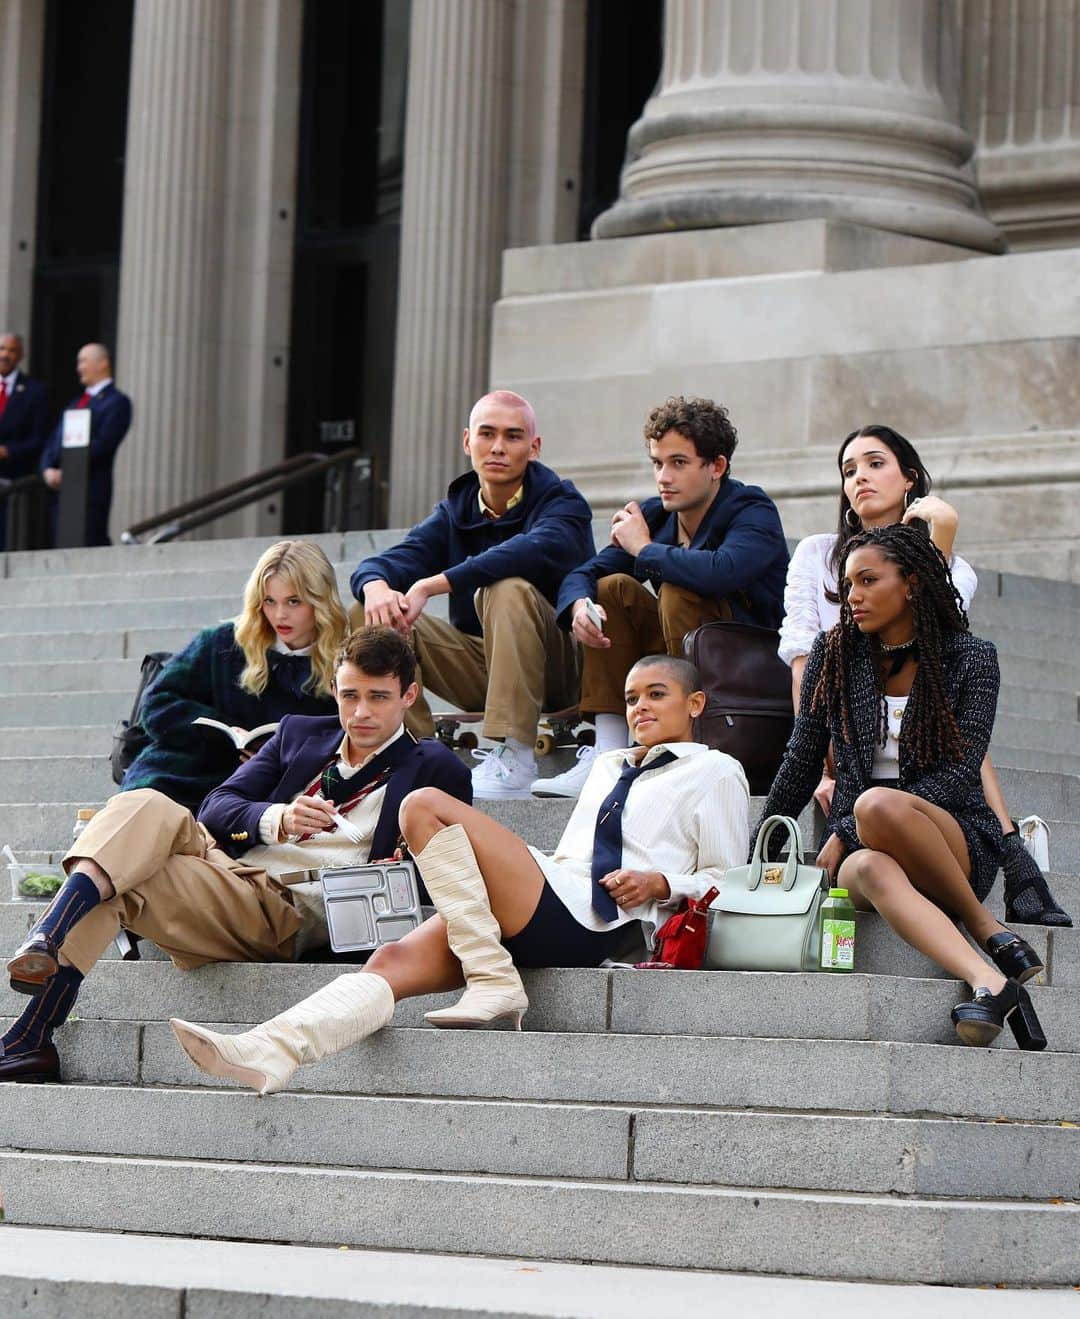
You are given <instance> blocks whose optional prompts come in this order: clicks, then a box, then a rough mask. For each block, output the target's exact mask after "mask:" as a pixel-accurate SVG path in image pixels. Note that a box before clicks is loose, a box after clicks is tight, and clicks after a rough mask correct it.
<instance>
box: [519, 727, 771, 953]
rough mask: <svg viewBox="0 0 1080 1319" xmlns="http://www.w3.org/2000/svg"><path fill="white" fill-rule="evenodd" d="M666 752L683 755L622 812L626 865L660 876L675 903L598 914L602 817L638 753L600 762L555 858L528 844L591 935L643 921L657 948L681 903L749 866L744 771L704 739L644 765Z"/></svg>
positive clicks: (644, 782) (653, 751)
mask: <svg viewBox="0 0 1080 1319" xmlns="http://www.w3.org/2000/svg"><path fill="white" fill-rule="evenodd" d="M665 751H672V752H674V754H675V755H676V756H677V757H678V759H677V760H675V761H674V762H672V763H671V764H670V765H664V766H663V767H662V768H660V769H658V770H656V772H655V773H653V774H646V775H643V776H642V777H641V778H640V779H637V780H636V781H635V782H634V783H633V784H632V785H631V787H630V792H629V794H628V795H627V798H626V806H625V808H624V809H623V855H622V859H623V866H624V867H625V868H626V869H627V870H650V871H659V872H660V873H661V874H662V875H663V876H664V878H665V879H666V880H667V882H668V886H669V887H670V889H671V896H670V898H668V899H666V900H665V901H664V902H647V903H643V904H642V905H641V906H640V907H631V908H626V909H620V911H619V914H618V916H617V917H616V918H615V920H613V921H607V920H605V919H604V918H603V917H602V916H599V915H597V913H596V912H595V911H594V910H593V906H592V854H593V836H594V832H595V829H596V817H597V815H598V814H599V811H600V806H601V803H602V802H603V800H604V798H605V797H607V796H608V794H609V793H610V792H611V790H612V788H613V787H614V786H615V783H616V782H617V780H618V777H619V774H620V772H621V771H622V768H623V766H624V764H625V763H626V761H627V760H628V759H629V758H630V757H631V755H632V752H631V751H627V750H620V751H607V752H604V753H603V754H602V755H599V756H597V757H596V760H595V761H594V762H593V767H592V770H591V771H590V772H589V777H588V778H587V779H586V780H585V786H584V788H583V789H582V790H581V796H580V797H579V798H578V801H577V805H576V806H575V807H574V813H573V814H572V815H571V816H570V819H569V821H568V822H567V825H566V828H565V830H564V831H563V836H562V838H560V839H559V845H558V847H556V849H555V852H554V854H553V855H552V856H550V857H549V856H547V855H545V854H544V853H543V852H538V851H537V850H536V849H535V848H532V847H530V848H529V851H530V852H531V853H532V855H533V856H534V857H535V859H536V862H537V864H538V865H539V866H540V869H541V870H542V871H543V872H544V877H545V879H546V880H547V882H548V883H549V884H550V885H551V887H552V888H553V889H554V890H555V892H556V894H557V895H558V897H559V898H560V900H561V901H562V903H563V905H564V906H565V907H566V908H567V910H568V911H569V912H570V914H571V915H572V916H573V917H574V919H575V920H576V921H577V922H578V924H579V925H584V926H585V928H586V929H590V930H610V929H614V928H615V927H616V926H619V925H622V924H623V923H624V922H626V921H630V920H640V921H642V922H643V924H644V931H645V935H646V938H647V940H648V941H649V942H650V944H651V940H652V932H653V929H655V927H656V926H657V925H662V924H663V922H664V921H665V920H666V919H667V918H668V916H669V915H670V914H671V912H672V911H673V910H674V909H675V908H676V907H678V906H679V905H680V903H681V902H682V899H683V898H691V897H692V898H700V897H702V896H703V895H704V894H705V893H706V891H707V890H708V889H709V888H710V887H711V886H712V885H713V884H716V883H718V882H719V880H720V878H721V877H722V876H723V874H724V871H725V870H727V869H728V867H729V866H741V865H744V864H745V863H746V854H747V851H748V850H749V847H750V793H749V789H748V788H747V786H746V776H745V774H744V773H743V768H742V766H741V765H740V764H739V762H738V761H737V760H735V759H733V758H732V757H731V756H727V755H725V754H724V753H723V752H721V751H711V750H710V749H709V748H708V747H706V746H702V744H701V743H700V742H673V743H670V744H667V745H664V744H662V745H660V746H655V747H650V748H649V750H648V751H647V752H646V754H645V757H644V763H645V764H648V763H649V762H650V761H652V760H655V759H656V758H657V757H658V756H660V755H661V754H662V753H663V752H665ZM665 909H666V910H665Z"/></svg>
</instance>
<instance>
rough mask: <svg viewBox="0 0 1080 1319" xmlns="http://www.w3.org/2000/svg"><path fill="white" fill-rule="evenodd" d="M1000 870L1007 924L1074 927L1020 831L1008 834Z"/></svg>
mask: <svg viewBox="0 0 1080 1319" xmlns="http://www.w3.org/2000/svg"><path fill="white" fill-rule="evenodd" d="M1001 871H1002V874H1003V875H1004V876H1005V923H1006V925H1061V926H1071V925H1072V918H1071V917H1070V916H1069V913H1068V912H1066V911H1062V909H1061V908H1060V907H1059V906H1058V904H1057V903H1056V902H1055V901H1054V895H1053V894H1052V893H1051V892H1050V888H1049V885H1048V884H1047V882H1046V876H1045V875H1044V874H1043V872H1042V871H1041V870H1040V869H1039V864H1038V862H1037V861H1036V860H1035V858H1034V857H1033V856H1032V855H1031V853H1030V852H1029V851H1028V850H1027V848H1026V847H1025V846H1024V840H1023V839H1022V838H1021V837H1020V833H1019V831H1018V830H1014V831H1013V832H1012V833H1008V834H1006V835H1005V839H1004V843H1003V849H1002V858H1001Z"/></svg>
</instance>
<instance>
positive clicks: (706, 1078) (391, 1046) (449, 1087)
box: [0, 991, 1080, 1184]
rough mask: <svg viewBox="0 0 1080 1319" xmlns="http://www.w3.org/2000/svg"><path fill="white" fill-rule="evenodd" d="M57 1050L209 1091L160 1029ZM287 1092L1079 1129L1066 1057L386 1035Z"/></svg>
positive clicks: (86, 1071) (132, 1081) (718, 1042)
mask: <svg viewBox="0 0 1080 1319" xmlns="http://www.w3.org/2000/svg"><path fill="white" fill-rule="evenodd" d="M1040 992H1046V993H1054V992H1056V991H1040ZM259 1015H260V1017H261V1016H262V1013H261V1012H260V1014H259ZM526 1021H529V1022H531V1016H530V1017H528V1018H526ZM6 1022H7V1019H5V1026H6ZM207 1024H208V1025H210V1026H214V1025H215V1024H216V1025H217V1026H218V1027H219V1028H220V1029H222V1030H224V1031H227V1032H235V1031H238V1030H240V1029H242V1028H243V1027H244V1026H246V1025H250V1024H251V1023H242V1022H227V1023H214V1022H213V1021H212V1020H211V1021H208V1022H207ZM58 1042H59V1043H60V1045H61V1047H62V1051H63V1073H64V1077H65V1079H66V1080H67V1081H73V1082H88V1083H91V1084H94V1085H145V1086H184V1087H192V1086H194V1087H199V1088H200V1089H202V1088H210V1089H215V1088H216V1089H220V1088H221V1087H220V1085H218V1084H217V1082H215V1081H213V1079H212V1078H210V1077H205V1076H203V1075H202V1073H201V1072H198V1071H197V1070H196V1069H195V1068H194V1067H193V1066H192V1064H191V1062H190V1061H189V1059H188V1058H187V1057H186V1056H185V1055H184V1054H183V1052H182V1051H181V1050H180V1048H179V1046H178V1045H177V1043H176V1040H175V1038H174V1037H173V1034H172V1031H171V1030H170V1028H169V1027H168V1026H167V1025H165V1024H164V1023H163V1022H147V1023H140V1022H132V1021H104V1020H94V1019H91V1018H81V1017H77V1016H76V1018H75V1019H72V1020H70V1021H69V1022H68V1023H67V1025H65V1026H64V1027H63V1035H62V1037H60V1036H58ZM290 1090H291V1091H296V1092H298V1093H299V1092H303V1093H320V1094H366V1095H387V1096H391V1095H396V1096H403V1097H433V1096H444V1097H450V1098H473V1099H523V1100H535V1101H541V1102H547V1101H562V1102H568V1103H600V1104H612V1103H614V1104H641V1105H657V1104H662V1105H676V1106H681V1105H687V1106H690V1107H707V1108H732V1109H745V1108H753V1109H782V1110H795V1111H799V1112H847V1113H894V1114H901V1115H908V1116H912V1115H914V1116H923V1115H935V1114H936V1115H940V1116H951V1117H967V1118H985V1119H989V1120H991V1121H993V1120H996V1119H998V1118H1003V1119H1007V1120H1009V1121H1017V1122H1061V1121H1070V1122H1075V1121H1080V1068H1078V1067H1077V1065H1076V1055H1075V1054H1074V1053H1061V1052H1056V1051H1047V1052H1046V1053H1024V1052H1020V1051H1019V1050H1017V1049H1012V1048H998V1047H995V1048H989V1049H974V1048H965V1047H964V1046H962V1045H960V1044H955V1045H953V1044H950V1045H939V1044H916V1043H909V1042H906V1041H878V1040H874V1041H871V1040H814V1041H807V1040H805V1039H777V1038H773V1037H768V1036H762V1037H752V1036H741V1035H740V1036H731V1037H728V1036H718V1035H711V1036H695V1035H640V1034H638V1035H619V1034H615V1033H605V1034H598V1033H587V1032H572V1031H533V1030H524V1031H520V1032H519V1031H511V1030H501V1029H496V1030H486V1031H481V1030H477V1031H448V1030H443V1031H440V1030H430V1029H410V1028H398V1027H394V1028H393V1029H389V1030H384V1031H380V1032H379V1034H378V1035H376V1036H374V1037H372V1038H371V1039H369V1040H366V1041H364V1042H363V1044H361V1045H358V1046H357V1047H356V1048H354V1049H349V1050H346V1051H345V1052H344V1053H341V1054H338V1055H336V1056H335V1057H332V1058H327V1059H324V1060H323V1061H321V1062H319V1063H317V1064H315V1065H313V1066H311V1067H303V1068H301V1069H300V1070H299V1071H298V1072H297V1073H296V1074H295V1076H294V1077H293V1078H292V1080H291V1081H290ZM0 1184H2V1183H0Z"/></svg>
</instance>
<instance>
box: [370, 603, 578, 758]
mask: <svg viewBox="0 0 1080 1319" xmlns="http://www.w3.org/2000/svg"><path fill="white" fill-rule="evenodd" d="M476 612H477V614H478V615H479V617H480V624H481V626H482V627H483V629H484V635H483V636H482V637H473V636H470V635H469V634H468V633H467V632H460V631H459V630H458V629H457V628H456V627H454V626H453V625H452V624H451V623H448V622H446V621H445V620H443V619H441V618H430V617H429V616H428V615H427V614H421V615H420V617H419V618H418V619H417V620H416V623H415V624H414V625H413V631H412V646H413V650H414V651H415V652H416V661H417V665H418V667H419V673H418V674H417V680H418V681H420V682H422V683H423V684H424V686H426V687H428V688H429V689H430V690H431V691H433V692H435V694H436V695H437V696H441V697H442V698H443V699H444V700H446V701H450V702H452V703H453V704H454V705H456V706H457V707H458V708H459V709H461V710H483V711H484V736H485V737H493V738H505V737H513V738H516V739H517V740H518V741H519V742H525V743H529V744H531V743H532V742H533V741H534V740H535V739H536V725H537V723H538V721H539V719H540V714H541V712H542V711H543V710H561V709H563V708H564V707H566V706H568V705H574V704H576V703H577V697H578V683H579V668H578V648H577V644H576V642H575V641H574V640H573V639H572V638H571V637H569V636H568V635H567V634H566V633H565V632H563V630H562V629H561V628H560V627H559V625H558V623H557V622H556V621H555V610H554V609H553V608H552V607H551V605H550V604H549V603H548V601H547V600H546V599H545V598H544V596H542V595H541V594H540V592H539V591H538V590H537V589H536V587H535V586H531V585H530V584H529V583H528V582H527V581H525V579H524V578H522V577H506V578H504V579H503V580H502V581H501V582H495V583H494V584H493V585H492V586H482V587H481V588H480V590H479V591H477V592H476ZM350 620H351V622H352V625H353V627H361V626H362V625H363V621H364V607H363V605H359V604H357V605H354V606H353V609H352V613H351V615H350ZM405 723H406V725H407V727H408V729H409V731H410V732H411V733H413V734H414V735H415V736H416V737H430V736H431V735H432V733H433V732H434V731H435V723H434V721H433V719H432V717H431V709H430V707H429V706H428V703H427V701H426V700H424V696H423V692H421V694H420V697H419V699H418V700H417V702H416V704H415V705H414V706H413V708H412V710H411V711H410V713H409V717H408V718H407V719H406V721H405Z"/></svg>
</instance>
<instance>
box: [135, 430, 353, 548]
mask: <svg viewBox="0 0 1080 1319" xmlns="http://www.w3.org/2000/svg"><path fill="white" fill-rule="evenodd" d="M367 456H368V455H366V454H365V453H364V451H363V450H362V449H360V448H350V449H342V450H341V451H340V452H339V453H335V454H332V455H330V456H327V455H326V454H322V453H315V452H309V453H306V454H296V455H295V456H294V457H293V458H290V459H286V460H285V462H282V463H277V464H275V465H274V466H273V467H268V468H265V469H264V470H263V471H261V472H256V473H255V474H254V475H253V476H249V477H245V478H244V480H242V481H232V482H230V483H229V484H228V485H225V486H221V487H220V488H219V489H218V490H212V491H210V492H209V493H208V494H205V495H202V496H200V497H199V498H198V499H192V500H188V501H187V502H186V503H183V504H177V505H176V507H175V508H171V509H167V510H166V511H165V512H164V513H158V514H156V515H155V516H154V517H152V518H146V519H144V520H143V521H142V522H137V523H135V524H134V525H133V526H131V527H129V528H128V529H127V530H126V531H124V532H122V533H121V536H120V539H121V541H122V542H123V543H124V544H125V545H160V544H163V543H164V542H166V541H171V540H175V539H176V537H177V536H182V535H184V533H185V532H188V531H194V530H195V528H196V527H202V526H205V525H206V523H207V522H213V521H214V520H215V519H216V518H219V517H224V516H225V515H226V514H227V513H235V512H236V510H237V509H240V508H246V507H247V505H248V504H255V503H258V502H259V501H260V500H262V499H265V498H267V496H269V495H275V494H278V493H279V492H280V491H282V490H288V489H291V488H292V487H293V486H297V485H302V484H303V483H304V482H305V481H310V480H313V479H314V478H315V477H317V476H322V475H324V474H325V473H326V472H330V471H333V470H334V469H335V468H338V467H340V468H343V469H345V470H346V472H347V469H348V468H349V466H351V465H352V463H354V462H355V461H356V460H357V459H358V458H364V457H367ZM298 460H303V461H298ZM346 488H347V487H346ZM343 493H344V491H343ZM154 528H157V530H156V531H154V534H153V535H152V536H149V537H148V539H146V540H141V539H140V537H141V536H143V535H145V533H146V532H147V531H151V530H153V529H154Z"/></svg>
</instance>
